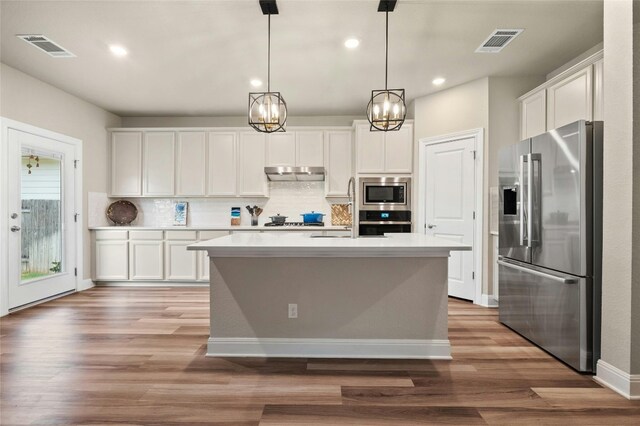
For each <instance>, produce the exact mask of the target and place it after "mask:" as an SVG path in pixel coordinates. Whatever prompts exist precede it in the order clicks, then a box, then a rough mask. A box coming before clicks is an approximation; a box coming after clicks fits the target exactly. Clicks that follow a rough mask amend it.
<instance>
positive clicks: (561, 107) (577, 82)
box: [547, 66, 593, 129]
mask: <svg viewBox="0 0 640 426" xmlns="http://www.w3.org/2000/svg"><path fill="white" fill-rule="evenodd" d="M592 86H593V72H592V67H591V66H589V67H586V68H584V69H582V70H580V71H578V72H576V73H574V74H572V75H570V76H568V77H566V78H565V79H563V80H560V81H559V82H557V83H555V84H554V85H552V86H551V87H549V88H548V89H547V98H548V102H547V120H548V122H549V123H548V124H549V129H555V128H557V127H560V126H564V125H565V124H569V123H572V122H574V121H576V120H588V121H591V120H592V119H593V91H592V90H593V87H592Z"/></svg>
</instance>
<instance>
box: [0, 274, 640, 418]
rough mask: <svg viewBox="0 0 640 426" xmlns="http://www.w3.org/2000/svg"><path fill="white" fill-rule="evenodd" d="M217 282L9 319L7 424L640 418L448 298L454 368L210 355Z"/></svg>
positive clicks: (92, 294)
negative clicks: (212, 303) (211, 291)
mask: <svg viewBox="0 0 640 426" xmlns="http://www.w3.org/2000/svg"><path fill="white" fill-rule="evenodd" d="M208 309H209V295H208V289H206V288H196V287H194V288H114V287H111V288H94V289H91V290H87V291H85V292H82V293H79V294H74V295H71V296H67V297H64V298H62V299H58V300H54V301H51V302H49V303H46V304H43V305H40V306H36V307H33V308H30V309H27V310H24V311H21V312H18V313H15V314H12V315H9V316H7V317H4V318H2V319H0V322H1V324H0V354H1V358H0V373H1V377H0V379H1V382H2V383H1V388H0V392H1V397H2V401H1V406H0V423H1V424H2V425H26V424H34V425H46V424H105V423H106V424H127V425H152V424H202V425H204V424H209V425H211V424H213V425H215V424H238V425H258V424H265V425H266V424H307V425H310V424H318V425H320V424H358V425H361V424H366V425H379V424H390V425H399V424H462V425H472V424H496V425H498V424H503V425H513V424H518V425H521V424H536V425H539V424H563V425H573V424H580V425H624V424H640V401H628V400H626V399H624V398H622V397H621V396H619V395H617V394H615V393H614V392H612V391H610V390H608V389H605V388H602V387H601V386H600V385H598V384H597V383H595V382H594V381H593V380H592V379H591V377H590V376H588V375H581V374H578V373H576V372H574V371H573V370H571V369H570V368H568V367H566V366H565V365H564V364H562V363H560V362H558V361H557V360H555V359H554V358H552V357H551V356H549V355H547V354H546V353H545V352H544V351H542V350H540V349H538V348H536V347H535V346H533V345H531V344H530V343H529V342H527V341H526V340H525V339H523V338H522V337H520V336H518V335H517V334H515V333H513V332H512V331H510V330H509V329H507V328H506V327H504V326H502V325H501V324H500V323H499V322H498V320H497V311H496V310H495V309H486V308H481V307H478V306H474V305H472V304H470V303H466V302H462V301H459V300H455V299H451V300H450V301H449V311H450V315H449V332H450V339H451V343H452V346H453V357H454V359H453V360H452V361H421V360H345V359H309V360H307V359H243V358H206V357H205V356H204V354H205V351H206V341H207V337H208Z"/></svg>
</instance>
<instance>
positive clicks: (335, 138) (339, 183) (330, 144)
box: [324, 130, 353, 197]
mask: <svg viewBox="0 0 640 426" xmlns="http://www.w3.org/2000/svg"><path fill="white" fill-rule="evenodd" d="M326 141H327V143H326V144H325V155H324V158H325V169H326V170H327V175H326V177H325V189H326V195H327V197H346V196H347V187H348V183H349V178H350V177H351V176H353V167H352V165H353V161H352V158H353V156H352V151H353V149H352V146H353V132H351V131H349V130H335V131H334V130H332V131H327V132H326Z"/></svg>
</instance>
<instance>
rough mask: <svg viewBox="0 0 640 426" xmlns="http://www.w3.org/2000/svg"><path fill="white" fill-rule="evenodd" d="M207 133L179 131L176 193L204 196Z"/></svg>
mask: <svg viewBox="0 0 640 426" xmlns="http://www.w3.org/2000/svg"><path fill="white" fill-rule="evenodd" d="M206 152H207V134H206V133H205V132H179V133H178V144H177V147H176V195H184V196H195V197H202V196H204V195H205V192H206V181H207V180H206V172H207V171H206V160H207V156H206Z"/></svg>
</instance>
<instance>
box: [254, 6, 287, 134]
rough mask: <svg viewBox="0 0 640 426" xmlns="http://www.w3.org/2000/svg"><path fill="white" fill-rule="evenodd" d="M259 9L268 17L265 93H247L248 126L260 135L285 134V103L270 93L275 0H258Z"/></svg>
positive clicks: (276, 11)
mask: <svg viewBox="0 0 640 426" xmlns="http://www.w3.org/2000/svg"><path fill="white" fill-rule="evenodd" d="M260 7H261V8H262V14H263V15H267V16H268V36H267V40H268V41H267V44H268V49H267V91H266V92H252V93H249V125H250V126H251V127H253V128H254V129H256V130H257V131H258V132H262V133H273V132H285V131H286V129H285V125H286V123H287V103H286V102H285V101H284V98H283V97H282V95H281V94H280V92H272V91H271V15H272V14H273V15H277V14H278V6H277V4H276V1H275V0H260Z"/></svg>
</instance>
